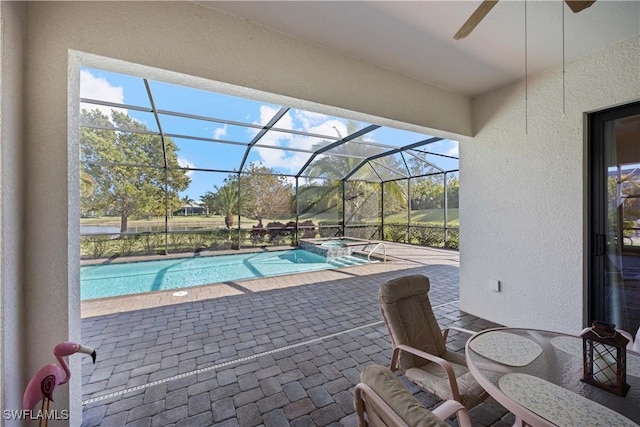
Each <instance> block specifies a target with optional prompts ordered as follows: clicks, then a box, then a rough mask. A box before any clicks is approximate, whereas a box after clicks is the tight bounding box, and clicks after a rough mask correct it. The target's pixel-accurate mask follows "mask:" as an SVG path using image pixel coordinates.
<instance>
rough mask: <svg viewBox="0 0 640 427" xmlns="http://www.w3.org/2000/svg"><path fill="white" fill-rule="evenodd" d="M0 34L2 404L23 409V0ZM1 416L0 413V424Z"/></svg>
mask: <svg viewBox="0 0 640 427" xmlns="http://www.w3.org/2000/svg"><path fill="white" fill-rule="evenodd" d="M0 34H1V36H0V175H1V178H0V187H1V190H2V191H1V193H0V215H1V216H0V218H1V219H0V293H1V298H2V302H1V303H0V334H1V339H0V347H1V348H2V357H1V358H0V397H1V398H0V409H20V408H21V407H22V393H21V390H22V389H23V388H24V385H25V383H24V381H25V377H24V362H23V345H22V344H23V339H22V337H23V328H24V323H23V322H24V313H23V311H22V287H23V285H24V280H23V271H22V268H21V267H22V265H23V262H22V259H23V257H22V256H23V248H24V241H23V239H22V231H23V216H24V208H23V206H24V198H23V183H24V180H23V176H24V174H25V171H24V152H23V149H22V146H23V142H24V134H23V128H24V119H23V115H22V112H23V104H24V103H23V98H24V87H23V83H24V82H23V73H24V67H23V64H24V61H23V59H24V57H23V45H24V43H23V39H24V5H23V4H20V3H11V2H0ZM14 391H15V392H14ZM2 422H3V419H2V418H0V425H1V424H2ZM10 424H11V423H10V422H7V423H6V425H10ZM14 424H17V423H14Z"/></svg>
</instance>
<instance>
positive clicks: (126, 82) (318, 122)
mask: <svg viewBox="0 0 640 427" xmlns="http://www.w3.org/2000/svg"><path fill="white" fill-rule="evenodd" d="M80 82H81V87H80V96H81V97H83V98H90V99H97V100H102V101H109V102H115V103H120V104H126V105H132V106H139V107H150V101H149V98H148V95H147V91H146V89H145V86H144V82H143V80H142V79H141V78H138V77H132V76H127V75H123V74H117V73H112V72H107V71H102V70H96V69H90V68H83V69H82V70H81V79H80ZM149 85H150V87H151V91H152V94H153V97H154V102H155V104H156V107H157V108H158V109H159V110H167V111H174V112H181V113H187V114H193V115H198V116H207V117H215V118H218V119H223V120H229V121H234V122H242V123H248V124H253V125H257V126H261V125H264V124H266V123H267V122H268V121H269V120H271V118H272V117H274V115H275V114H276V113H277V112H278V110H279V109H280V106H279V105H274V104H269V103H265V102H260V101H255V100H251V99H246V98H239V97H235V96H229V95H225V94H220V93H214V92H207V91H203V90H198V89H193V88H189V87H184V86H176V85H173V84H169V83H163V82H158V81H149ZM81 108H88V109H94V108H98V109H100V110H102V111H103V112H104V113H105V114H110V110H111V107H102V106H96V105H93V104H82V105H81ZM122 111H124V110H122ZM126 112H127V113H128V114H129V115H130V116H131V117H133V118H134V119H136V120H138V121H139V122H142V123H144V124H145V125H146V126H147V127H148V128H149V129H150V130H153V131H158V127H157V125H156V122H155V119H154V117H153V114H151V113H145V112H140V111H135V110H128V111H126ZM348 122H349V120H347V119H344V118H339V117H332V116H327V115H325V114H319V113H315V112H310V111H303V110H297V109H293V108H292V109H290V110H289V111H288V112H287V113H286V114H285V115H284V116H283V117H282V118H281V119H280V120H279V121H278V122H277V123H276V125H275V127H277V128H281V129H285V130H304V131H306V132H309V133H314V134H318V135H321V136H322V137H318V138H314V137H308V136H300V135H294V134H291V133H287V132H273V131H271V132H268V133H267V134H266V135H265V136H264V137H263V138H262V139H261V140H260V143H259V145H261V146H260V147H254V148H253V149H252V150H251V151H250V154H249V156H248V158H247V164H248V163H249V162H254V163H260V164H262V165H264V166H267V167H270V168H272V169H274V170H276V171H277V172H279V173H283V174H294V175H295V174H296V173H297V172H298V171H299V170H300V168H301V167H302V165H304V163H305V162H306V161H307V159H308V158H309V156H310V154H308V153H304V152H299V151H291V150H282V149H274V148H270V147H277V148H285V149H286V148H291V147H296V148H299V149H313V148H314V147H318V145H326V144H327V143H330V142H333V141H334V140H337V139H340V138H341V137H343V136H346V135H347V134H348V133H349V132H348V130H347V126H348ZM355 123H356V124H357V127H358V128H362V127H365V126H367V125H369V123H362V122H355ZM161 125H162V130H163V132H165V133H170V134H179V135H189V136H196V137H203V138H214V139H219V140H225V141H232V142H237V143H242V144H247V143H249V142H250V141H251V140H252V138H253V137H254V136H255V134H256V133H257V132H258V131H259V129H258V128H248V127H242V126H234V125H231V124H221V123H214V122H208V121H202V120H193V119H188V118H181V117H173V116H166V115H164V116H161ZM428 137H429V136H428V135H423V134H419V133H415V132H408V131H404V130H399V129H393V128H388V127H384V128H380V129H377V130H375V131H373V132H371V133H370V134H367V136H366V137H365V138H364V140H365V141H371V142H377V143H382V144H387V145H393V146H397V147H400V146H403V145H407V144H411V143H414V142H418V141H421V140H424V139H426V138H428ZM172 139H173V140H174V142H175V143H176V144H177V145H178V147H179V152H178V161H179V164H180V165H181V166H183V167H186V168H202V169H216V170H229V171H231V170H237V169H238V167H239V166H240V162H241V160H242V158H243V156H244V154H245V151H246V147H245V146H243V145H234V144H222V143H216V142H207V141H194V140H190V139H184V138H176V137H173V138H172ZM425 149H426V147H425ZM428 149H429V151H432V152H436V153H439V154H446V155H452V156H457V155H458V143H457V142H456V141H450V140H443V141H440V142H437V143H434V144H430V145H429V146H428ZM428 160H429V161H433V162H437V164H438V165H439V166H440V167H442V168H444V169H455V168H457V161H455V160H449V159H445V158H441V157H437V156H428ZM189 175H190V177H191V184H190V186H189V188H188V189H187V190H186V191H183V192H182V193H181V196H182V197H184V196H185V195H188V196H189V197H190V198H191V199H194V200H196V201H197V200H199V198H200V197H201V196H202V195H203V194H205V192H207V191H214V192H215V189H214V185H217V186H220V185H221V184H222V180H223V179H224V178H225V177H226V176H228V173H215V172H203V171H190V172H189Z"/></svg>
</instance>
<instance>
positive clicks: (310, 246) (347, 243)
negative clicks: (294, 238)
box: [298, 237, 371, 258]
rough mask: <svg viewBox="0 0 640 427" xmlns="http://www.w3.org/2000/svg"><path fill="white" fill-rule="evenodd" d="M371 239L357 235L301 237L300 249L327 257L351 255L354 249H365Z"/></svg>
mask: <svg viewBox="0 0 640 427" xmlns="http://www.w3.org/2000/svg"><path fill="white" fill-rule="evenodd" d="M370 243H371V241H369V240H365V239H357V238H355V237H326V238H321V239H300V240H299V242H298V245H299V246H300V249H304V250H305V251H309V252H313V253H314V254H318V255H322V256H323V257H325V258H335V257H340V256H346V255H351V253H352V252H353V251H354V249H360V250H362V249H364V248H365V247H366V246H367V245H369V244H370Z"/></svg>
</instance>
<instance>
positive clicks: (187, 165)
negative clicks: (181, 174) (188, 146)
mask: <svg viewBox="0 0 640 427" xmlns="http://www.w3.org/2000/svg"><path fill="white" fill-rule="evenodd" d="M178 166H180V167H181V168H194V167H196V165H194V164H193V163H191V162H190V161H189V160H187V159H185V158H184V157H178ZM193 172H194V171H187V172H186V174H187V176H188V177H191V176H192V175H193Z"/></svg>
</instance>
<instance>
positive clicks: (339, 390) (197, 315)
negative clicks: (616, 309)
mask: <svg viewBox="0 0 640 427" xmlns="http://www.w3.org/2000/svg"><path fill="white" fill-rule="evenodd" d="M387 253H388V254H390V255H391V256H392V257H393V258H391V260H390V262H387V263H377V264H371V265H365V266H359V267H351V268H348V269H341V270H335V271H333V270H332V271H323V272H319V273H304V274H295V275H291V276H286V277H280V278H278V277H273V278H264V279H255V280H246V281H241V282H237V283H233V284H222V285H212V286H208V287H200V288H196V291H197V292H196V291H194V292H192V290H191V289H189V292H190V295H191V294H192V293H193V294H197V295H195V296H193V298H192V299H190V300H185V299H182V300H181V299H179V298H177V297H172V296H170V295H169V296H167V295H154V296H153V298H147V299H144V298H142V299H141V298H138V297H132V298H129V299H127V298H119V299H110V300H107V301H104V303H105V304H104V306H100V305H99V304H97V303H93V302H91V304H85V303H83V315H85V316H86V317H85V318H84V319H83V321H82V329H83V336H84V341H85V344H87V345H91V346H95V347H96V348H97V352H98V361H97V363H96V365H95V366H93V365H91V362H90V361H88V362H87V360H84V359H83V376H82V382H83V399H84V402H83V405H84V406H83V407H84V413H83V415H84V422H83V426H87V427H88V426H99V425H103V426H118V425H127V423H129V424H131V425H145V426H147V425H150V426H156V425H158V426H160V425H161V426H167V425H180V426H183V425H184V426H195V425H198V426H206V425H216V426H217V425H223V426H232V425H233V426H238V425H239V426H256V425H265V426H270V425H274V426H286V425H291V426H325V425H336V426H337V425H339V426H354V425H356V417H355V415H354V408H353V388H354V385H355V384H357V382H358V381H359V375H360V372H361V371H362V369H363V368H364V367H366V366H367V365H370V364H373V363H380V364H384V365H387V366H388V365H389V362H390V356H391V344H390V341H389V338H388V333H387V330H386V327H385V326H384V324H383V323H382V319H381V314H380V309H379V306H378V300H377V291H378V287H379V286H380V284H382V283H384V282H385V281H387V280H389V279H391V278H395V277H399V276H403V275H407V274H425V275H427V276H429V277H430V279H431V282H432V286H431V291H430V299H431V303H432V305H433V307H434V312H435V313H436V317H437V319H438V321H439V322H440V324H441V326H443V327H444V326H446V325H457V326H461V327H464V328H468V329H472V330H481V329H484V328H488V327H493V326H496V325H494V324H492V323H490V322H487V321H485V320H483V319H478V318H476V317H474V316H471V315H468V314H467V313H464V312H461V311H460V310H459V308H458V254H457V252H453V251H446V250H435V249H429V248H416V247H409V246H407V245H388V247H387ZM214 291H215V292H214ZM152 300H154V301H167V303H168V304H172V305H165V306H157V305H156V306H154V305H153V304H152V303H151V302H150V301H152ZM125 309H126V310H130V311H124V310H125ZM109 310H111V312H109ZM120 310H123V311H120ZM466 339H467V337H466V336H465V335H463V334H457V333H452V334H451V336H450V339H449V346H450V347H452V348H453V349H454V350H457V351H463V350H464V343H465V340H466ZM401 378H402V377H401ZM402 380H403V382H404V383H405V384H406V385H407V386H408V388H409V389H410V390H411V391H412V392H413V393H414V394H415V396H416V398H417V399H418V400H420V401H421V402H422V403H423V404H424V405H426V406H427V407H430V408H433V407H434V406H437V405H438V404H439V403H440V400H439V399H438V398H436V397H435V396H433V395H431V394H429V393H426V392H424V391H422V390H420V389H419V388H418V387H416V386H415V385H413V384H411V383H409V382H408V381H406V380H405V379H404V378H402ZM471 415H472V419H473V421H474V425H478V426H493V427H499V426H502V425H505V423H509V422H511V423H512V422H513V418H510V414H508V412H507V411H506V410H505V409H504V408H502V407H501V406H500V405H498V404H497V403H496V402H495V401H491V400H488V401H486V402H484V403H483V404H481V405H479V406H478V407H476V408H474V409H473V410H472V411H471ZM452 422H453V421H452ZM454 424H455V422H454Z"/></svg>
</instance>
